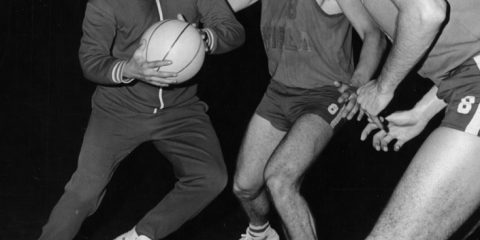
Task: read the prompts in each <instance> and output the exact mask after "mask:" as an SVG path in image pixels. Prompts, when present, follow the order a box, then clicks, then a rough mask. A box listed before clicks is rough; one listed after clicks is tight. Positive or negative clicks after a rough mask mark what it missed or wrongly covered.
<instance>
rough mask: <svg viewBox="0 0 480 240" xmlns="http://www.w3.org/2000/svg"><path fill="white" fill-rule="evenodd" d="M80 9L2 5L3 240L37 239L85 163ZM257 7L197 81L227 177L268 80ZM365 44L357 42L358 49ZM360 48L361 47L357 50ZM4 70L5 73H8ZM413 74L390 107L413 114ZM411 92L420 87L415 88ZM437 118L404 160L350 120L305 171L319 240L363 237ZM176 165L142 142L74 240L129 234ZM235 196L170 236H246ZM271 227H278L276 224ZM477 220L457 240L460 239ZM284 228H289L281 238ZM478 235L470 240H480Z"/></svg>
mask: <svg viewBox="0 0 480 240" xmlns="http://www.w3.org/2000/svg"><path fill="white" fill-rule="evenodd" d="M85 3H86V1H85V0H81V1H73V2H71V1H60V0H53V1H34V0H27V1H14V0H4V1H3V2H2V7H3V8H4V9H5V12H6V14H3V15H2V16H0V17H1V18H3V19H1V20H2V22H4V23H6V25H5V26H6V27H5V28H4V29H3V30H4V31H5V32H4V34H2V38H0V43H1V44H2V45H3V46H4V47H3V48H2V50H0V67H1V72H2V75H3V78H2V80H3V81H2V85H1V87H0V109H2V111H1V113H0V133H1V134H2V137H1V138H0V156H1V157H0V203H1V205H0V239H12V240H13V239H19V240H24V239H25V240H28V239H36V238H37V237H38V236H39V234H40V231H41V227H42V225H43V224H44V223H45V221H46V220H47V218H48V214H49V212H50V211H51V209H52V207H53V206H54V204H55V203H56V201H57V200H58V199H59V197H60V196H61V194H62V191H63V186H64V185H65V183H66V182H67V181H68V179H69V178H70V176H71V174H72V173H73V171H74V170H75V167H76V159H77V155H78V152H79V150H80V145H81V141H82V136H83V133H84V130H85V127H86V125H87V121H88V117H89V114H90V97H91V94H92V92H93V90H94V87H95V85H94V84H92V83H90V82H88V81H86V80H84V79H83V76H82V73H81V70H80V67H79V64H78V58H77V51H78V44H79V39H80V35H81V21H82V19H83V13H84V8H85ZM259 10H260V8H259V4H256V5H255V6H254V7H252V8H251V9H248V10H245V11H243V12H240V13H239V14H237V17H238V19H239V20H240V21H241V22H242V23H243V24H244V26H245V28H246V29H247V42H246V44H245V45H244V46H243V47H241V48H240V49H238V50H235V51H233V52H231V53H228V54H224V55H219V56H211V57H209V58H208V59H207V61H206V62H205V65H204V67H203V69H202V71H201V72H200V73H199V74H200V78H201V79H203V80H202V81H201V82H200V85H199V86H200V87H199V88H200V89H199V91H200V93H199V95H200V96H201V98H202V99H203V100H204V101H206V102H207V103H208V104H209V106H210V110H209V114H210V116H211V118H212V122H213V124H214V126H215V128H216V130H217V133H218V136H219V138H220V142H221V144H222V149H223V151H224V155H225V161H226V163H227V167H228V171H229V174H230V176H233V173H234V166H235V161H236V155H237V151H238V148H239V145H240V142H241V139H242V136H243V133H244V130H245V128H246V126H247V123H248V120H249V118H250V117H251V115H252V113H253V111H254V109H255V106H256V104H257V103H258V102H259V100H260V98H261V96H262V94H263V91H264V90H265V87H266V86H267V84H268V80H269V78H268V72H267V66H266V58H265V54H264V51H263V46H262V42H261V39H260V36H259V32H258V29H259V25H258V24H259V13H260V11H259ZM356 46H358V41H357V45H356ZM356 48H357V50H358V47H356ZM5 73H6V74H5ZM430 86H431V85H430V83H429V82H428V81H427V80H424V79H420V78H419V77H418V76H412V77H411V78H409V80H408V81H406V82H405V83H403V85H402V86H401V88H402V89H409V90H408V93H405V91H402V89H400V91H399V92H400V94H399V95H398V96H396V98H395V99H394V101H393V103H392V104H391V106H390V107H389V109H387V111H392V110H397V109H405V108H408V107H409V106H412V104H413V103H414V102H415V101H416V100H417V99H418V98H419V97H420V96H421V95H422V94H423V93H424V92H425V91H426V90H427V89H428V88H429V87H430ZM412 89H413V90H412ZM439 117H440V116H437V118H436V119H435V120H434V121H433V122H432V123H431V124H430V125H429V127H428V129H427V130H426V131H425V132H424V133H423V134H422V135H421V136H419V137H418V138H416V139H415V140H413V141H412V142H410V143H408V144H406V145H405V146H404V148H403V149H402V150H401V151H400V152H398V153H383V152H376V151H374V149H373V148H372V147H371V145H370V142H368V141H367V142H361V141H360V140H359V136H360V132H361V130H362V127H363V126H364V125H365V122H360V123H359V122H356V121H352V122H347V123H345V124H344V126H343V128H342V129H340V130H339V131H338V132H337V133H336V135H335V136H334V138H333V140H332V141H331V143H330V144H329V146H328V147H327V149H326V150H325V151H324V152H323V153H322V154H321V156H320V157H319V158H318V160H317V162H316V163H315V164H314V165H313V166H312V168H311V169H310V171H309V172H308V173H307V175H306V178H305V180H304V184H303V187H302V192H303V193H304V196H305V198H306V199H307V202H308V203H309V205H310V208H311V210H312V212H313V215H314V217H315V219H316V224H317V229H318V235H319V237H320V239H332V240H345V239H359V240H360V239H363V238H364V237H365V236H366V235H367V234H368V232H369V230H370V228H371V227H372V226H373V224H374V223H375V220H376V218H377V217H378V215H379V214H380V212H381V210H382V208H383V207H384V206H385V204H386V202H387V200H388V198H389V196H390V194H391V192H392V191H393V188H394V187H395V185H396V184H397V182H398V180H399V179H400V177H401V175H402V173H403V171H404V170H405V168H406V167H407V166H408V163H409V161H410V159H411V157H412V156H413V154H414V153H415V151H416V150H417V149H418V147H419V146H420V143H421V142H422V141H423V139H425V137H426V136H427V135H428V133H429V132H430V131H431V130H432V129H433V127H434V126H435V125H436V124H438V123H439V121H438V120H439ZM174 181H175V179H174V177H173V175H172V171H171V166H170V165H169V164H168V163H167V161H166V160H165V159H164V158H163V157H162V156H161V155H160V154H159V153H158V152H156V150H155V149H154V148H153V147H152V145H151V144H150V143H145V144H143V145H141V146H140V147H139V148H138V149H136V150H135V151H134V152H133V153H132V154H131V155H130V156H128V157H127V158H126V159H125V160H124V161H123V162H122V164H121V165H120V167H119V168H118V170H117V172H116V174H115V175H114V177H113V179H112V181H111V183H110V185H109V186H108V190H107V195H106V196H105V198H104V200H103V203H102V205H101V207H100V208H99V209H98V211H97V212H96V213H95V214H94V215H92V216H91V217H89V218H88V219H87V220H86V221H85V223H84V225H83V227H82V229H81V231H80V233H79V234H78V236H77V238H76V239H91V240H104V239H105V240H106V239H113V238H114V237H116V236H117V235H119V234H121V233H123V232H125V231H127V230H129V229H130V228H132V227H133V225H134V224H135V223H136V222H137V221H138V220H139V219H140V218H141V217H142V216H143V215H144V214H145V213H146V212H147V211H148V210H149V209H150V208H152V207H153V206H154V205H155V204H156V203H157V202H158V201H160V200H161V198H162V197H163V196H164V195H165V194H166V193H167V192H168V190H169V189H170V188H171V187H172V185H173V183H174ZM231 184H232V183H231V178H230V181H229V184H228V186H227V189H226V190H225V191H224V192H223V193H222V194H221V195H220V196H219V197H218V198H217V199H215V201H214V202H212V203H211V204H210V205H209V206H208V207H207V208H206V209H205V210H204V211H203V212H202V213H200V214H199V215H198V216H197V217H196V218H195V219H193V220H192V221H190V222H188V223H187V224H185V225H184V226H183V227H182V228H181V229H179V230H178V231H177V232H175V233H174V234H172V235H171V236H169V237H168V238H167V239H172V240H173V239H179V240H184V239H192V240H195V239H197V240H203V239H210V240H217V239H218V240H220V239H222V240H225V239H238V238H239V237H240V234H241V233H243V232H244V230H245V228H246V226H247V219H246V216H245V215H244V213H243V212H242V210H241V208H240V205H239V203H238V202H237V201H236V199H235V198H234V196H233V194H232V193H231ZM271 219H272V224H273V225H274V226H275V227H276V228H277V229H279V230H280V229H281V226H280V224H279V221H278V216H277V215H276V214H275V212H273V213H272V217H271ZM476 220H478V214H475V215H474V216H473V217H472V219H470V220H469V222H467V224H465V226H464V227H463V228H462V229H460V230H459V232H458V233H457V234H456V235H455V236H454V237H453V238H452V239H463V236H465V234H466V233H467V232H469V231H470V230H471V229H472V226H473V225H474V224H475V223H476ZM280 232H281V231H280ZM479 236H480V234H479V233H478V232H475V233H473V234H472V235H471V236H470V237H469V238H467V239H469V240H471V239H478V238H479Z"/></svg>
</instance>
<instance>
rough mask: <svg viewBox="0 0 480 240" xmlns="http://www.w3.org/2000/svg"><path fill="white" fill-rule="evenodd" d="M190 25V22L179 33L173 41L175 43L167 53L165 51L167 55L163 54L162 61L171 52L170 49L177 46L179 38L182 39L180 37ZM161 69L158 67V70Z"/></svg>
mask: <svg viewBox="0 0 480 240" xmlns="http://www.w3.org/2000/svg"><path fill="white" fill-rule="evenodd" d="M189 26H190V23H189V24H187V25H186V26H185V27H184V28H183V29H182V31H181V32H180V34H178V36H177V38H176V39H175V41H173V43H172V45H171V46H170V48H169V49H168V51H167V53H165V56H163V59H162V61H164V60H165V59H166V58H167V56H168V54H170V51H171V50H172V48H173V47H174V46H175V44H177V42H178V39H180V37H181V36H182V35H183V33H185V30H187V28H188V27H189ZM159 70H160V67H158V69H157V71H159Z"/></svg>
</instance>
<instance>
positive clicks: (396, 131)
mask: <svg viewBox="0 0 480 240" xmlns="http://www.w3.org/2000/svg"><path fill="white" fill-rule="evenodd" d="M437 91H438V88H437V87H436V86H433V87H432V88H431V89H430V91H428V92H427V93H426V94H425V95H424V96H423V97H422V99H420V101H418V102H417V104H415V107H413V108H412V109H410V110H407V111H399V112H394V113H392V114H390V115H389V116H387V117H386V119H387V120H388V122H389V124H388V128H389V132H388V133H387V132H385V131H380V132H378V133H376V134H375V135H374V137H373V139H372V145H373V147H374V148H375V149H377V150H380V149H383V150H384V151H388V144H389V143H390V142H391V141H392V140H394V139H396V140H397V141H396V143H395V146H394V150H395V151H398V150H399V149H400V148H401V147H402V146H403V144H405V143H406V142H408V141H410V140H411V139H412V138H414V137H416V136H417V135H418V134H420V133H421V132H422V131H423V129H424V128H425V126H426V125H427V124H428V122H429V121H430V120H431V119H432V118H433V117H434V116H435V115H436V114H437V113H438V112H440V111H441V110H442V109H444V108H445V106H446V105H447V104H446V103H445V102H444V101H443V100H441V99H439V98H437ZM377 128H378V127H377V126H376V125H375V124H368V125H367V126H366V127H365V129H364V130H363V132H362V135H361V137H360V139H361V140H365V139H366V138H367V136H368V135H369V134H370V133H371V131H372V130H374V129H377Z"/></svg>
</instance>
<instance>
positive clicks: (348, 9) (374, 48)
mask: <svg viewBox="0 0 480 240" xmlns="http://www.w3.org/2000/svg"><path fill="white" fill-rule="evenodd" d="M337 2H338V4H339V5H340V8H342V11H343V13H344V14H345V16H347V18H348V20H349V21H350V23H351V24H352V26H353V27H354V28H355V30H356V31H357V33H358V35H359V36H360V38H361V39H362V40H363V45H362V49H361V52H360V58H359V61H358V64H357V66H356V67H355V71H354V73H353V77H352V84H353V85H354V86H357V87H358V86H362V85H363V84H365V83H366V82H368V81H369V80H370V79H371V78H372V76H373V74H374V73H375V70H376V69H377V68H378V65H379V63H380V59H381V57H382V54H383V52H384V50H385V47H386V39H385V37H384V36H383V33H382V32H381V31H380V29H378V27H377V25H376V24H375V22H373V20H372V19H371V18H370V15H369V14H368V12H367V11H366V10H365V8H364V7H363V5H362V3H361V2H360V1H358V0H337Z"/></svg>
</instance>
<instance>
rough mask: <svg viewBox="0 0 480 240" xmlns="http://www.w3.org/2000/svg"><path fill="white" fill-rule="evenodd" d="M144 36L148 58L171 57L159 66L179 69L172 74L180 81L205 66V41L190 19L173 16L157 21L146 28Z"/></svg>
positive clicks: (167, 69) (163, 58)
mask: <svg viewBox="0 0 480 240" xmlns="http://www.w3.org/2000/svg"><path fill="white" fill-rule="evenodd" d="M143 39H145V40H146V51H147V61H158V60H170V61H172V64H170V65H167V66H163V67H161V68H159V69H158V70H159V71H160V70H161V71H165V72H174V73H177V74H178V75H177V76H176V77H172V78H169V79H174V80H176V81H177V83H182V82H185V81H187V80H189V79H191V78H192V77H193V76H195V74H197V73H198V71H199V70H200V68H201V67H202V64H203V60H204V59H205V45H204V42H203V39H202V37H201V35H200V33H199V32H198V30H197V29H196V28H195V27H194V26H192V25H191V24H189V23H187V22H184V21H180V20H173V19H167V20H163V21H160V22H157V23H155V24H153V25H152V26H151V27H149V28H148V29H147V30H146V31H145V33H144V34H143V36H142V40H143Z"/></svg>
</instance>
